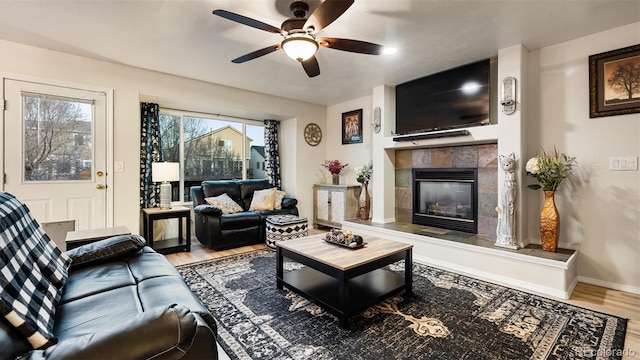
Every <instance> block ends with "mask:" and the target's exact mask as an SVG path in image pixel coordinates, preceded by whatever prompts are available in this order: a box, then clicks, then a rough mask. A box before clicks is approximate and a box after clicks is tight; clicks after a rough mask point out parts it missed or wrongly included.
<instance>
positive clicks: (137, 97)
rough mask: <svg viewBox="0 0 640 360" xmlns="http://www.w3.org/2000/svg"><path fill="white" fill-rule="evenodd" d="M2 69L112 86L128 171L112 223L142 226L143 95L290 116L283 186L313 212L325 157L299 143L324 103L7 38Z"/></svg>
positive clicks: (117, 141)
mask: <svg viewBox="0 0 640 360" xmlns="http://www.w3.org/2000/svg"><path fill="white" fill-rule="evenodd" d="M212 71H215V69H213V70H212ZM0 74H3V75H7V74H14V75H20V76H23V77H33V78H38V79H41V80H43V81H46V80H53V81H56V82H64V83H72V84H78V85H88V86H96V87H101V88H108V89H113V90H114V109H113V114H114V131H113V133H114V154H113V158H114V160H115V161H123V162H124V163H125V171H124V172H123V173H114V174H112V175H113V182H112V183H111V186H112V188H113V189H114V193H115V198H114V209H113V212H114V217H113V218H114V224H115V225H126V226H127V227H129V229H130V230H131V231H133V232H134V233H135V232H138V231H139V228H140V227H139V218H140V206H139V165H138V164H139V157H140V155H139V153H140V151H139V146H140V145H139V142H140V140H139V138H140V101H141V100H151V99H152V100H155V101H157V102H158V103H160V105H161V106H170V107H178V108H183V109H187V110H197V111H204V112H210V113H219V112H220V113H226V114H229V113H230V112H231V115H234V114H237V115H245V116H247V115H248V116H250V117H254V116H260V117H258V119H260V118H269V119H287V120H284V121H283V125H282V126H281V128H282V133H283V135H282V136H281V139H280V140H281V142H280V148H281V152H282V153H283V156H282V161H283V163H284V165H283V166H284V167H285V168H284V169H283V171H282V177H283V189H284V190H285V191H287V192H288V193H289V194H290V195H293V196H296V197H297V198H298V200H299V205H300V213H301V215H303V216H309V217H311V216H312V214H313V196H312V189H311V186H310V184H312V183H313V181H314V180H313V176H312V174H313V173H314V172H315V171H316V170H317V169H318V167H319V165H318V163H319V161H321V159H322V158H323V156H324V149H323V148H320V149H315V148H312V149H308V148H310V147H309V146H305V147H301V146H300V141H301V139H302V136H303V131H304V126H305V125H306V124H308V123H310V122H315V123H317V124H319V125H320V126H321V127H324V125H325V120H326V118H327V116H326V108H325V107H324V106H319V105H312V104H308V103H303V102H299V101H293V100H288V99H284V98H279V97H275V96H269V95H264V94H259V93H255V92H249V91H244V90H239V89H235V88H230V87H226V86H221V85H216V84H211V83H205V82H201V81H196V80H191V79H186V78H181V77H177V76H171V75H167V74H162V73H158V72H153V71H148V70H143V69H139V68H134V67H130V66H125V65H119V64H113V63H109V62H105V61H99V60H93V59H88V58H84V57H79V56H74V55H69V54H65V53H60V52H55V51H49V50H45V49H41V48H36V47H31V46H25V45H22V44H17V43H12V42H7V41H3V40H0ZM265 92H268V89H265ZM302 143H304V140H302ZM305 145H306V144H305ZM5 156H12V154H10V153H9V154H6V155H5ZM310 160H313V161H310Z"/></svg>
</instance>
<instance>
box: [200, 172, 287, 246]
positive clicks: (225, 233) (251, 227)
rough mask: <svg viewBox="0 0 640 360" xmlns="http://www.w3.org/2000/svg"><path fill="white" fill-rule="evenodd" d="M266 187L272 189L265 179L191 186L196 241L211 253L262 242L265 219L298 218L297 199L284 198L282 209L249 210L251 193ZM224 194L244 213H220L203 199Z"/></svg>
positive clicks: (226, 181)
mask: <svg viewBox="0 0 640 360" xmlns="http://www.w3.org/2000/svg"><path fill="white" fill-rule="evenodd" d="M269 188H272V186H271V185H270V184H269V182H268V181H267V180H255V179H253V180H218V181H203V182H202V184H201V186H192V187H191V189H190V193H191V201H192V202H193V211H194V213H195V229H196V237H197V238H198V241H200V243H202V244H203V245H205V246H207V247H208V248H211V249H214V250H223V249H229V248H234V247H239V246H245V245H252V244H259V243H264V242H265V239H266V234H265V227H266V219H267V216H269V215H280V214H282V215H284V214H291V215H296V216H297V215H298V208H297V207H296V205H297V204H298V200H296V199H294V198H287V197H285V198H284V199H283V200H282V204H281V205H282V209H277V210H259V211H249V208H250V205H251V200H252V199H253V192H254V191H256V190H264V189H269ZM224 193H226V194H227V195H228V196H229V197H230V198H231V199H233V200H234V201H235V202H236V203H238V205H240V206H241V207H242V209H243V210H244V211H242V212H237V213H234V214H223V213H222V210H220V209H219V208H217V207H215V206H212V205H209V204H208V203H207V202H206V200H205V198H208V197H214V196H219V195H222V194H224Z"/></svg>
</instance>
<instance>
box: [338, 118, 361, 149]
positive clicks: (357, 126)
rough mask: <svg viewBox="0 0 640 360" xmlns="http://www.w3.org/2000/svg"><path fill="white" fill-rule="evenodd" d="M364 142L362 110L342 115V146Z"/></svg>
mask: <svg viewBox="0 0 640 360" xmlns="http://www.w3.org/2000/svg"><path fill="white" fill-rule="evenodd" d="M361 142H362V109H358V110H353V111H349V112H345V113H342V144H357V143H361Z"/></svg>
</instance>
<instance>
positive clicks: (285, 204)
mask: <svg viewBox="0 0 640 360" xmlns="http://www.w3.org/2000/svg"><path fill="white" fill-rule="evenodd" d="M296 205H298V200H297V199H294V198H287V197H286V198H284V199H282V208H283V209H286V208H290V207H294V206H296Z"/></svg>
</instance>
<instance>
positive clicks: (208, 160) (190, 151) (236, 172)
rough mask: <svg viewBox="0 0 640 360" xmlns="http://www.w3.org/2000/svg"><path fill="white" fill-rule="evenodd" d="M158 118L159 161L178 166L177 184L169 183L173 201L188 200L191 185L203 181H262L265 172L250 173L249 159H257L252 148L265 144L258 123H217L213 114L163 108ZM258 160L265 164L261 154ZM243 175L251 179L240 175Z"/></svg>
mask: <svg viewBox="0 0 640 360" xmlns="http://www.w3.org/2000/svg"><path fill="white" fill-rule="evenodd" d="M159 119H160V141H161V146H162V158H163V160H164V161H171V162H179V163H180V172H181V175H180V181H179V182H176V183H175V184H172V186H173V189H174V191H173V201H184V202H188V201H191V199H190V193H189V191H190V188H191V186H197V185H200V184H201V183H202V181H205V180H225V179H246V178H254V179H264V171H258V172H259V174H256V171H250V169H252V164H253V159H252V156H258V153H255V154H254V152H253V147H254V146H252V145H253V144H255V143H258V144H264V125H263V124H262V123H261V122H256V121H250V120H248V121H244V122H241V121H227V120H218V119H216V118H215V116H214V115H211V116H210V117H208V116H205V115H203V114H198V116H194V115H193V114H192V113H187V112H184V113H183V112H178V111H173V110H171V111H169V110H163V109H162V108H161V109H160V117H159ZM259 147H262V148H263V149H264V146H259ZM259 160H260V161H264V151H263V152H262V156H261V157H260V159H259ZM245 172H246V173H247V174H249V173H251V176H243V174H244V173H245ZM179 189H182V191H179Z"/></svg>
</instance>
